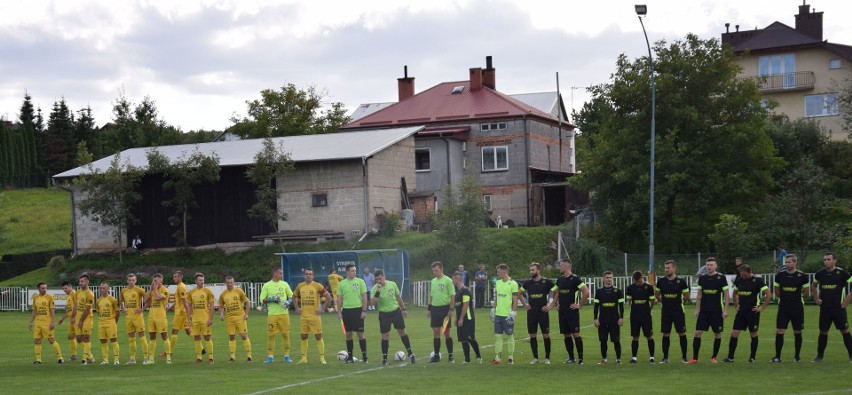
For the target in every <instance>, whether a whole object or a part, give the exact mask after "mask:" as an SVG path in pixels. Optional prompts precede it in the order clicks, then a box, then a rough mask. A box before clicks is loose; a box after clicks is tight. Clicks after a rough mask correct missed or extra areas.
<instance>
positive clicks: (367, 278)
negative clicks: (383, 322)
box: [361, 267, 376, 310]
mask: <svg viewBox="0 0 852 395" xmlns="http://www.w3.org/2000/svg"><path fill="white" fill-rule="evenodd" d="M361 279H363V280H364V285H366V286H367V290H368V291H369V290H371V289H373V283H375V282H376V276H375V275H374V274H373V273H371V272H370V268H368V267H365V268H364V275H363V276H361ZM375 309H376V306H373V305H372V304H370V305H369V306H367V310H375Z"/></svg>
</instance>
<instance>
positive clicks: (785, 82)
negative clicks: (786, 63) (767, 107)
mask: <svg viewBox="0 0 852 395" xmlns="http://www.w3.org/2000/svg"><path fill="white" fill-rule="evenodd" d="M745 78H747V79H752V80H754V81H755V82H757V87H758V88H759V89H760V91H761V92H763V93H769V92H783V91H798V90H809V89H813V88H814V82H815V81H816V78H815V77H814V72H813V71H796V72H793V73H784V74H773V75H764V76H749V77H745Z"/></svg>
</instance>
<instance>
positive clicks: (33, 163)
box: [18, 93, 38, 186]
mask: <svg viewBox="0 0 852 395" xmlns="http://www.w3.org/2000/svg"><path fill="white" fill-rule="evenodd" d="M18 120H19V121H20V122H21V134H22V135H21V137H22V143H23V150H22V151H21V152H22V154H23V157H22V158H21V159H22V162H21V164H22V166H23V168H22V169H21V172H22V175H23V176H25V177H26V180H27V181H26V182H25V186H35V185H34V184H36V183H37V182H36V180H37V177H36V174H38V153H37V152H36V151H37V150H36V136H35V125H34V123H35V108H34V107H33V103H32V97H30V94H29V93H25V94H24V102H23V104H21V112H20V114H19V115H18Z"/></svg>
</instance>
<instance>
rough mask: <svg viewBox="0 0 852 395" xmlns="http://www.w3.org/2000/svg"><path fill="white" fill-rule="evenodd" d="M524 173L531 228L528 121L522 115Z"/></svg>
mask: <svg viewBox="0 0 852 395" xmlns="http://www.w3.org/2000/svg"><path fill="white" fill-rule="evenodd" d="M523 120H524V172H525V173H526V174H525V176H526V188H525V189H526V192H527V226H532V220H531V219H532V218H531V217H530V215H532V211H531V210H530V206H531V205H532V202H531V201H530V200H531V196H530V130H529V120H528V119H527V116H526V115H524V118H523Z"/></svg>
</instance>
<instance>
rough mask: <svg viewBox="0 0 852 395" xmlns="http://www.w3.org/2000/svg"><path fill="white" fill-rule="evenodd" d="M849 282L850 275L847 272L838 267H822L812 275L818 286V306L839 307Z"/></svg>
mask: <svg viewBox="0 0 852 395" xmlns="http://www.w3.org/2000/svg"><path fill="white" fill-rule="evenodd" d="M849 283H852V277H850V276H849V272H847V271H846V270H843V269H841V268H839V267H838V268H835V269H834V270H832V271H828V270H825V269H822V270H820V271H818V272H816V274H815V275H814V284H816V285H817V286H818V287H819V298H820V300H822V304H821V305H820V307H822V308H834V307H840V303H841V302H842V301H843V297H844V296H845V295H846V288H847V287H848V286H849Z"/></svg>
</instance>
